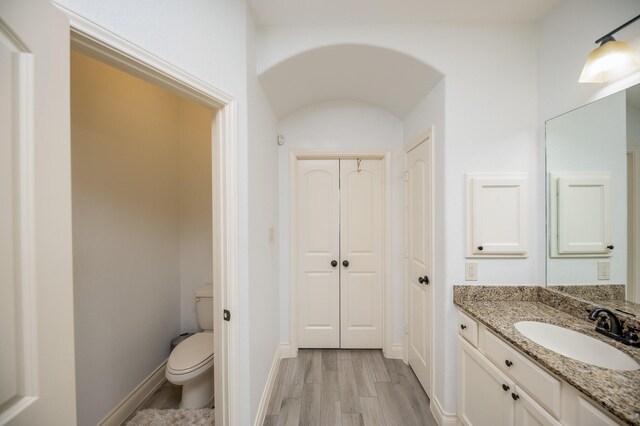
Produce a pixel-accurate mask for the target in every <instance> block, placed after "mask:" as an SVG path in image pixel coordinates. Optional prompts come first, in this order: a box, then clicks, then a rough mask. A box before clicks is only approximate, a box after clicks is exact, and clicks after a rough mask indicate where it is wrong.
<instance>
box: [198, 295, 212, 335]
mask: <svg viewBox="0 0 640 426" xmlns="http://www.w3.org/2000/svg"><path fill="white" fill-rule="evenodd" d="M196 313H197V314H198V325H199V326H200V328H201V329H202V330H204V331H213V284H205V285H201V286H200V287H198V289H197V290H196Z"/></svg>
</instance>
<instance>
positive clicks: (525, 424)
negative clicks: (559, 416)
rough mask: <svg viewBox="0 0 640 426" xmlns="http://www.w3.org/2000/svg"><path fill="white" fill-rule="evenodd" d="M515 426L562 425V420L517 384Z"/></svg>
mask: <svg viewBox="0 0 640 426" xmlns="http://www.w3.org/2000/svg"><path fill="white" fill-rule="evenodd" d="M514 394H515V395H517V396H516V398H517V399H515V426H560V424H561V423H560V422H559V421H557V420H556V419H554V418H553V416H552V415H551V414H549V413H548V412H547V411H546V410H545V409H544V408H542V407H541V406H540V405H538V404H537V403H536V402H535V401H534V400H533V398H531V397H530V396H529V395H527V393H526V392H524V391H523V390H522V389H520V387H518V386H516V391H515V393H514Z"/></svg>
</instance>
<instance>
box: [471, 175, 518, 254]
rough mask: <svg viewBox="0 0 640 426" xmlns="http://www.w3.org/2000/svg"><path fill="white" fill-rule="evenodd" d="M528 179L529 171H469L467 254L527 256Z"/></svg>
mask: <svg viewBox="0 0 640 426" xmlns="http://www.w3.org/2000/svg"><path fill="white" fill-rule="evenodd" d="M526 183H527V175H526V174H509V175H485V174H467V257H526V256H527V235H526V234H527V231H526V229H527V228H526V221H527V209H526V197H527V191H526V189H527V185H526Z"/></svg>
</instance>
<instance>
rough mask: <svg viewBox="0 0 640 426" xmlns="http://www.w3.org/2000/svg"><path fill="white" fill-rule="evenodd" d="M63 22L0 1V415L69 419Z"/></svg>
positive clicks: (46, 421) (29, 420) (24, 4)
mask: <svg viewBox="0 0 640 426" xmlns="http://www.w3.org/2000/svg"><path fill="white" fill-rule="evenodd" d="M70 145H71V143H70V134H69V23H68V21H67V18H66V17H65V16H64V15H63V14H62V13H61V12H60V11H59V10H58V9H57V8H56V7H54V6H53V5H52V4H51V3H50V2H48V1H40V0H6V1H2V2H0V424H2V425H4V424H21V425H22V424H24V425H75V424H76V405H75V368H74V367H75V366H74V342H73V293H72V291H73V275H72V250H71V180H70V175H69V174H70V170H71V164H70Z"/></svg>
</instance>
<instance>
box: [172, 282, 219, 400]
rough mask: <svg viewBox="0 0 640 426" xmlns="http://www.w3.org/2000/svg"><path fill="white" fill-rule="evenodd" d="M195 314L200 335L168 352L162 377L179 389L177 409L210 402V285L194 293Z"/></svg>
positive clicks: (211, 332) (211, 316) (186, 340)
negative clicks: (200, 330) (180, 392)
mask: <svg viewBox="0 0 640 426" xmlns="http://www.w3.org/2000/svg"><path fill="white" fill-rule="evenodd" d="M196 312H197V315H198V325H199V326H200V328H201V329H202V332H200V333H196V334H194V335H193V336H190V337H188V338H187V339H185V340H183V341H182V342H180V344H179V345H178V346H176V348H175V349H174V350H173V351H172V352H171V355H170V356H169V361H167V369H166V371H165V376H166V377H167V380H168V381H170V382H171V383H173V384H175V385H181V386H182V401H181V403H180V408H203V407H208V406H210V405H211V403H212V401H213V284H205V285H203V286H200V287H198V289H197V290H196Z"/></svg>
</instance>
